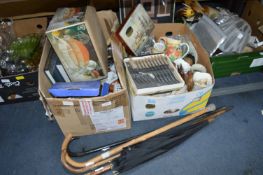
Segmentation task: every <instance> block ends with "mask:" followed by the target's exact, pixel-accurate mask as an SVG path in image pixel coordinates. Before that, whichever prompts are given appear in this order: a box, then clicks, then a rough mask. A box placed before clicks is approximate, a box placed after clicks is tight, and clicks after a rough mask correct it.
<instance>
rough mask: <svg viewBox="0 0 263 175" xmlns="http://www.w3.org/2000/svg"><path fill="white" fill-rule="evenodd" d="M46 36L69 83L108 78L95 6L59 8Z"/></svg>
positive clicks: (105, 49) (105, 57)
mask: <svg viewBox="0 0 263 175" xmlns="http://www.w3.org/2000/svg"><path fill="white" fill-rule="evenodd" d="M46 35H47V38H48V39H49V41H50V43H51V45H52V47H53V48H54V50H55V52H56V54H57V55H58V57H59V59H60V61H61V63H62V65H63V67H64V69H65V71H66V73H67V75H68V76H69V78H70V81H72V82H79V81H91V80H98V79H103V78H106V77H107V44H106V40H105V38H104V36H103V33H102V30H101V28H100V24H99V20H98V17H97V14H96V10H95V8H94V7H90V6H87V7H86V8H59V9H58V10H57V11H56V13H55V15H54V17H53V18H52V20H51V21H50V23H49V26H48V29H47V31H46Z"/></svg>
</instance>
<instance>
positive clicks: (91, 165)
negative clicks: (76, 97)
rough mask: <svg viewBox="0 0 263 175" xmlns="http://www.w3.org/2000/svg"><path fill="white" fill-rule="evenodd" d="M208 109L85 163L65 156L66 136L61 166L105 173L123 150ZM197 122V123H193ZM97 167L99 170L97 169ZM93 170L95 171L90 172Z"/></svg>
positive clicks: (71, 169) (68, 136)
mask: <svg viewBox="0 0 263 175" xmlns="http://www.w3.org/2000/svg"><path fill="white" fill-rule="evenodd" d="M210 110H211V107H210V108H205V109H203V110H201V111H199V112H197V113H194V114H191V115H188V116H186V117H185V118H182V119H181V120H178V121H175V122H173V123H170V124H168V125H166V126H164V127H161V128H159V129H157V130H155V131H152V132H149V133H147V134H144V135H142V136H139V137H137V138H135V139H132V140H130V141H128V142H126V143H123V144H121V145H119V146H117V147H116V148H113V149H111V150H109V151H107V152H104V153H102V154H100V155H98V156H96V157H94V158H92V159H90V160H89V161H86V162H76V161H74V160H72V159H71V158H70V157H69V155H68V154H67V146H68V143H69V142H70V140H71V138H72V137H71V135H67V136H66V138H65V140H64V142H63V144H62V154H61V161H62V164H63V165H64V166H65V168H66V169H68V170H69V171H71V172H73V173H83V172H87V171H91V173H92V174H94V173H99V172H102V171H105V170H106V169H107V170H108V169H109V168H110V167H112V165H111V164H109V165H107V163H108V162H112V161H113V160H114V159H116V158H118V157H119V156H120V153H121V152H122V150H123V149H125V148H127V147H131V146H132V145H136V144H138V143H141V142H144V141H146V140H148V139H150V138H153V137H155V136H158V135H160V134H161V133H164V132H166V131H169V130H170V129H172V128H175V127H177V126H180V125H182V124H185V123H187V122H189V121H191V120H193V119H195V118H196V119H198V116H200V115H202V114H204V113H206V112H207V111H210ZM221 113H222V111H218V113H216V115H220V114H221ZM211 116H215V114H211ZM208 119H209V120H211V119H213V117H210V118H208V117H207V120H208ZM195 122H197V121H195ZM104 164H106V166H103V167H101V166H102V165H104ZM98 167H99V169H98ZM92 170H95V171H92Z"/></svg>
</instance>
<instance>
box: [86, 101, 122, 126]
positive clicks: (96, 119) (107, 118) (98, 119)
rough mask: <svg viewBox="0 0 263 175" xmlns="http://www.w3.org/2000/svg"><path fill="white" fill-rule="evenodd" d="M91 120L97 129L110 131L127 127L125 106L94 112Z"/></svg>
mask: <svg viewBox="0 0 263 175" xmlns="http://www.w3.org/2000/svg"><path fill="white" fill-rule="evenodd" d="M90 118H91V121H92V123H93V125H94V126H95V128H96V131H110V130H116V129H122V128H126V120H125V117H124V112H123V106H119V107H117V108H113V109H110V110H106V111H101V112H94V114H93V115H90Z"/></svg>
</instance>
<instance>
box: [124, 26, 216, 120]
mask: <svg viewBox="0 0 263 175" xmlns="http://www.w3.org/2000/svg"><path fill="white" fill-rule="evenodd" d="M167 32H169V33H170V32H172V34H173V35H179V34H180V35H187V36H188V38H189V39H190V40H191V41H192V43H193V45H194V47H195V49H196V51H197V53H198V63H200V64H202V65H204V66H205V67H206V68H207V71H208V72H209V73H210V74H211V75H212V77H214V76H213V71H212V67H211V63H210V61H209V56H208V53H207V52H206V51H205V49H204V48H203V47H202V46H201V44H200V42H199V41H198V40H197V38H196V37H195V36H194V34H193V33H192V32H191V31H190V29H189V28H188V27H187V26H185V25H183V24H172V23H166V24H155V29H154V31H153V35H154V36H155V37H156V38H159V37H161V36H165V34H166V33H167ZM213 85H214V84H213ZM213 85H211V86H209V87H206V88H204V89H201V90H196V91H192V92H188V93H184V94H178V95H163V96H158V97H157V96H147V95H142V96H139V95H134V94H132V93H130V98H131V108H132V116H133V120H134V121H139V120H149V119H157V118H164V117H171V116H184V115H186V114H189V113H193V112H196V111H198V110H200V109H202V108H204V107H205V106H206V104H207V102H208V99H209V97H210V95H211V91H212V88H213ZM129 92H131V90H130V91H129Z"/></svg>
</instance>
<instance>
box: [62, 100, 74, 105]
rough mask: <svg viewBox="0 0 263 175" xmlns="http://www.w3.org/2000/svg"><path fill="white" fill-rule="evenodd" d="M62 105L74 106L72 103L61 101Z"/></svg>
mask: <svg viewBox="0 0 263 175" xmlns="http://www.w3.org/2000/svg"><path fill="white" fill-rule="evenodd" d="M62 103H63V105H65V106H74V103H73V102H72V101H63V102H62Z"/></svg>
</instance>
